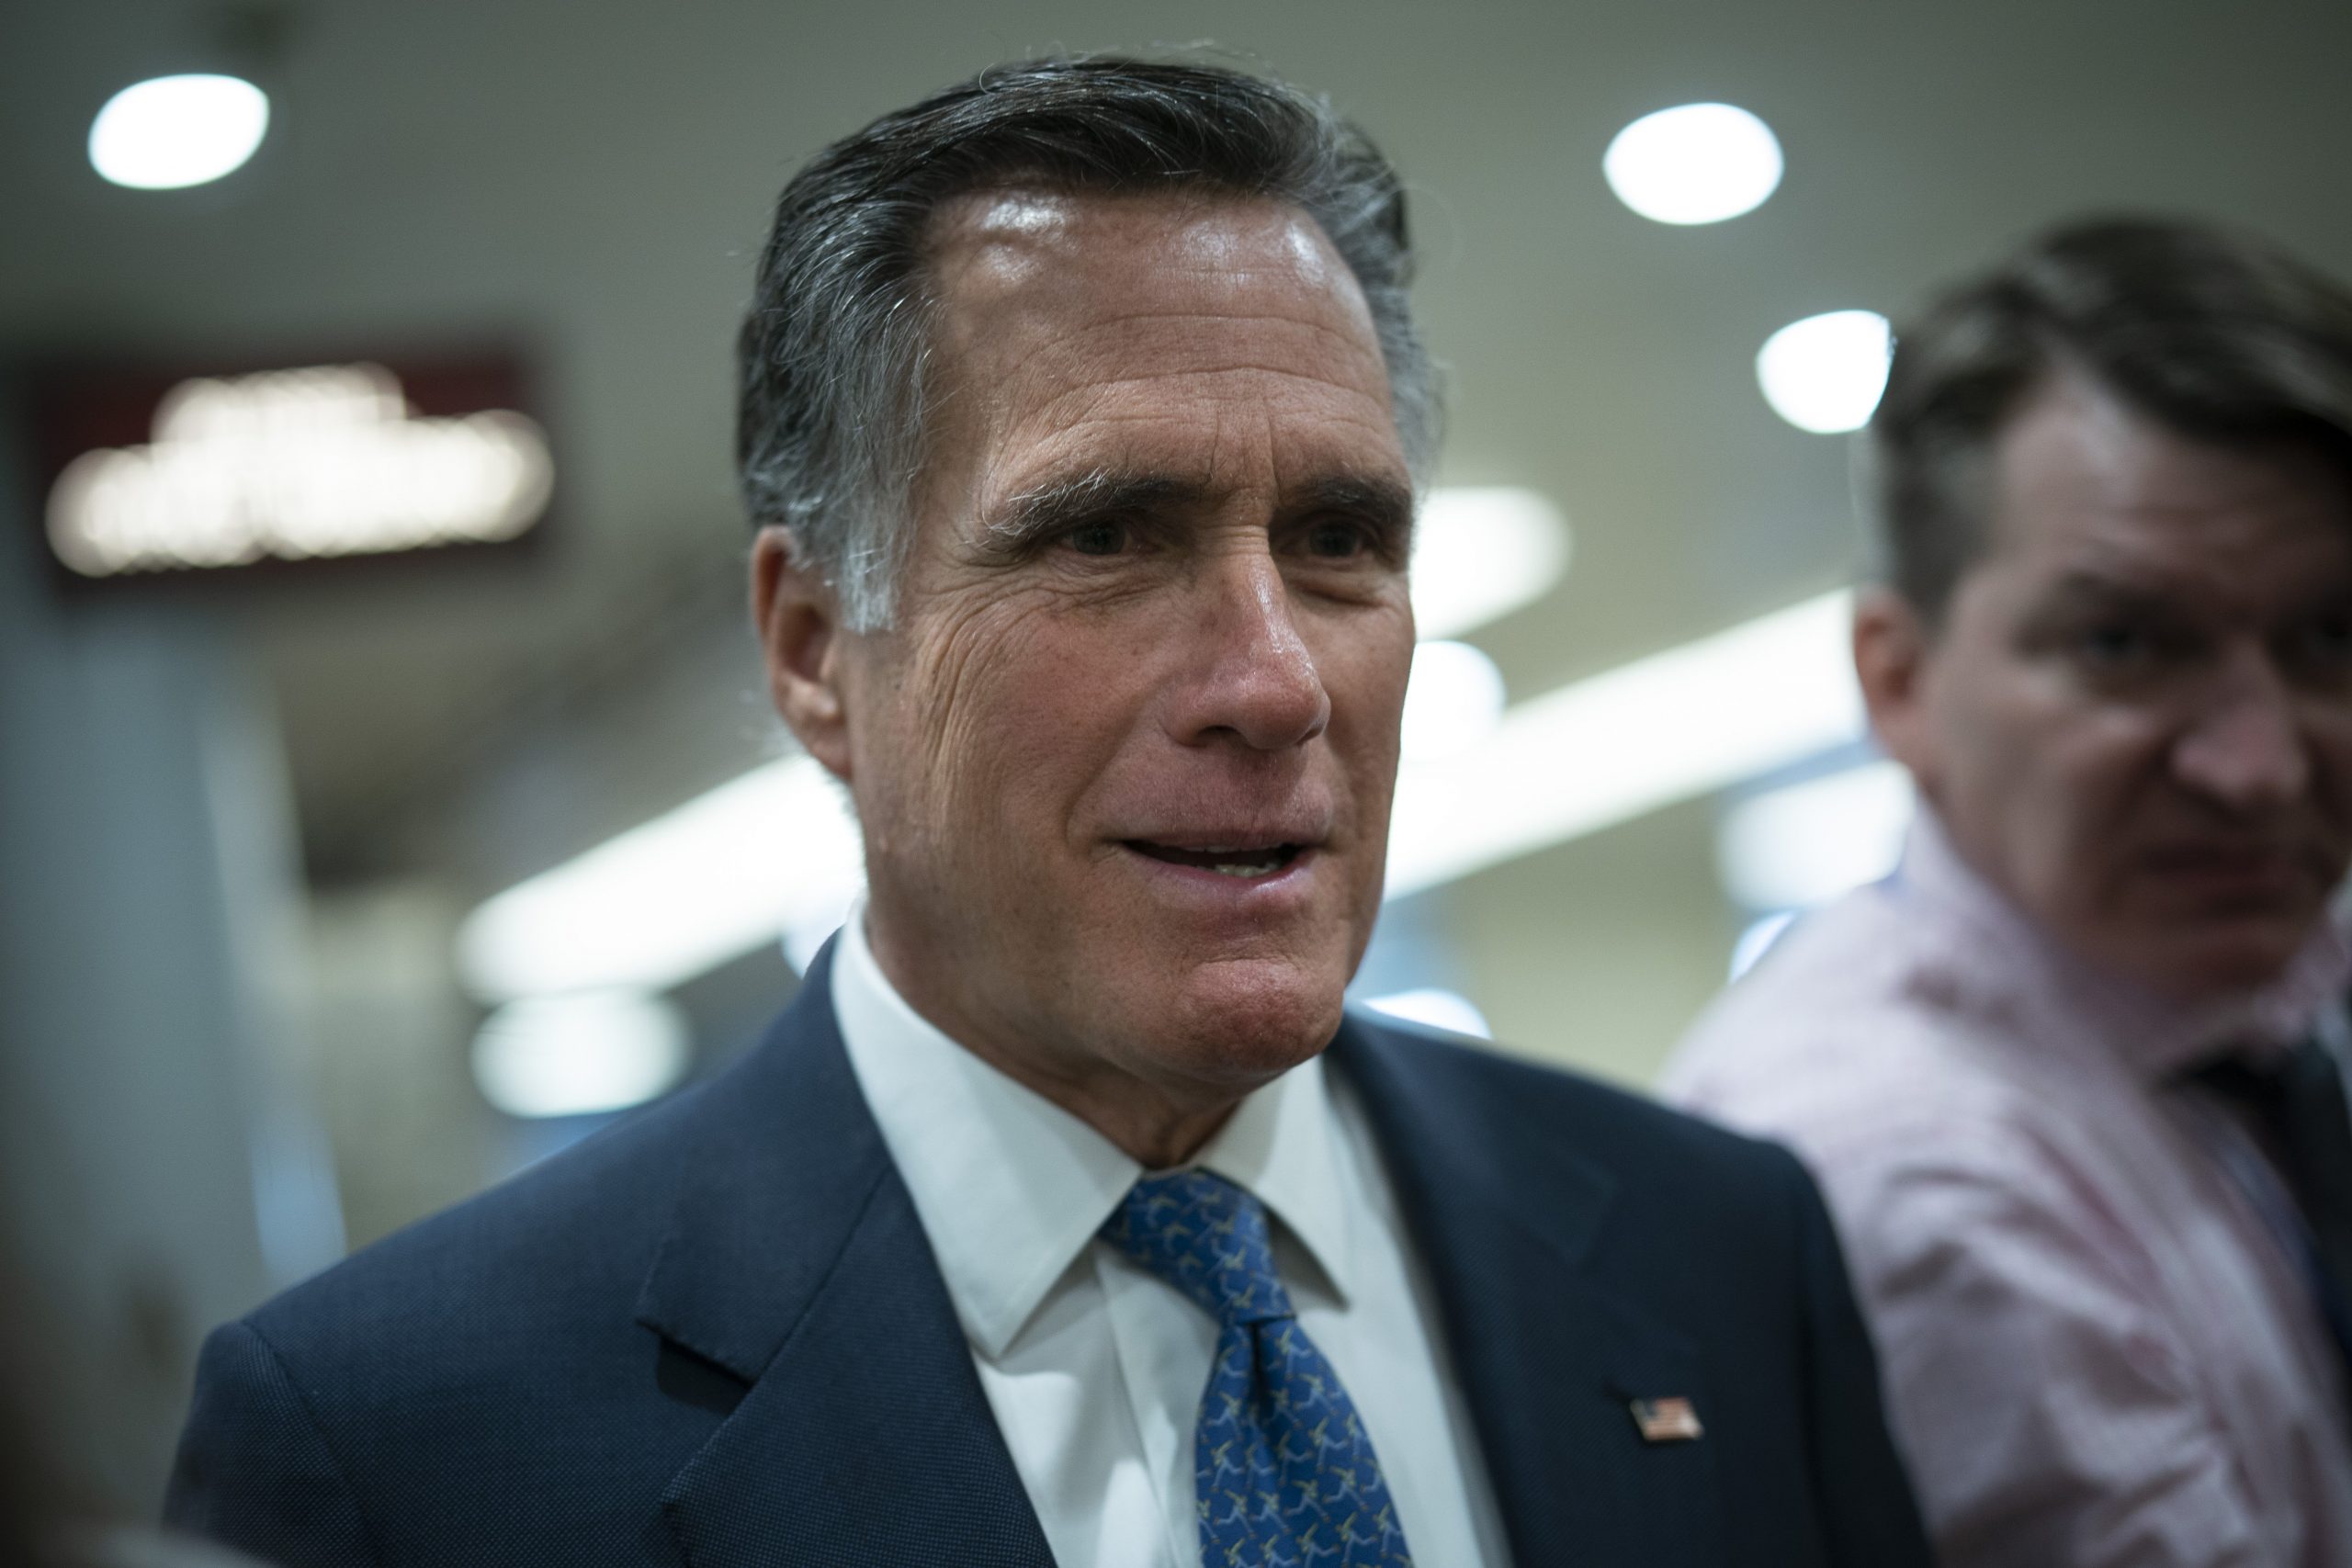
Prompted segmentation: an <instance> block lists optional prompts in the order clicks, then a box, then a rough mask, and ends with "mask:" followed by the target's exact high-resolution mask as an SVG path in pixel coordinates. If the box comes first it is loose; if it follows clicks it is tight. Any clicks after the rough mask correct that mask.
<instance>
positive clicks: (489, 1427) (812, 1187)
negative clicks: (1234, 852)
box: [167, 954, 1927, 1568]
mask: <svg viewBox="0 0 2352 1568" xmlns="http://www.w3.org/2000/svg"><path fill="white" fill-rule="evenodd" d="M829 971H830V954H828V955H826V956H825V957H821V958H820V960H819V961H818V963H817V964H815V965H814V966H812V968H811V969H810V971H809V976H808V979H807V982H806V984H805V985H804V986H803V987H802V989H801V992H800V994H799V996H798V998H797V999H796V1000H795V1001H794V1003H793V1005H792V1006H791V1007H790V1008H789V1009H788V1010H786V1012H785V1014H784V1015H783V1017H782V1018H781V1019H780V1020H778V1021H777V1022H776V1024H775V1027H774V1028H773V1030H772V1031H771V1032H770V1033H769V1035H768V1037H767V1039H766V1040H765V1041H764V1042H763V1043H762V1044H761V1045H760V1046H759V1047H758V1048H757V1049H756V1050H754V1051H753V1052H752V1053H751V1055H749V1056H748V1057H747V1058H746V1059H745V1060H744V1061H743V1062H741V1064H740V1065H738V1066H735V1067H733V1068H731V1069H730V1070H729V1071H728V1072H726V1073H725V1074H723V1075H721V1076H720V1077H718V1078H716V1079H715V1080H713V1081H712V1082H710V1083H708V1084H707V1085H705V1086H703V1087H701V1088H699V1089H693V1090H690V1091H688V1092H686V1093H684V1094H682V1095H679V1096H678V1097H677V1098H675V1099H674V1100H672V1101H670V1102H669V1103H667V1104H665V1105H662V1106H660V1107H658V1108H656V1109H654V1110H652V1111H649V1112H648V1113H646V1114H644V1115H642V1116H640V1117H639V1118H637V1119H635V1120H633V1121H632V1122H628V1123H625V1124H623V1125H621V1126H619V1127H617V1128H616V1129H614V1130H612V1131H610V1132H608V1133H606V1134H603V1135H601V1136H599V1137H596V1138H594V1139H591V1140H589V1141H588V1142H587V1143H585V1144H583V1145H580V1146H579V1147H578V1148H576V1149H574V1150H572V1151H571V1152H569V1153H567V1154H565V1155H562V1156H557V1157H556V1158H554V1159H551V1160H549V1161H548V1162H547V1163H545V1164H544V1165H541V1166H539V1167H537V1168H535V1169H533V1170H531V1171H530V1172H528V1173H526V1175H524V1176H523V1177H522V1178H520V1179H517V1180H515V1181H514V1182H512V1183H510V1184H508V1185H506V1186H504V1187H503V1188H500V1189H498V1190H494V1191H492V1192H490V1193H488V1194H486V1195H484V1196H482V1197H481V1198H478V1199H475V1200H474V1201H471V1202H469V1203H466V1204H464V1205H462V1206H460V1207H458V1208H457V1209H454V1210H452V1211H450V1212H449V1213H446V1214H443V1215H441V1216H439V1217H438V1218H435V1219H433V1220H429V1221H427V1222H425V1223H424V1224H419V1225H417V1226H415V1227H413V1228H412V1229H410V1230H408V1231H406V1232H404V1233H402V1234H401V1235H396V1236H393V1237H391V1238H390V1239H388V1240H386V1241H384V1242H382V1243H380V1244H379V1245H377V1246H375V1247H370V1248H368V1250H366V1251H364V1252H362V1253H360V1254H359V1255H358V1256H356V1257H355V1258H351V1259H350V1260H349V1261H347V1262H345V1263H344V1264H343V1265H341V1266H340V1267H338V1268H335V1269H331V1270H329V1271H328V1272H327V1273H325V1274H324V1275H322V1276H321V1277H320V1278H318V1279H315V1280H311V1281H310V1282H309V1283H308V1284H305V1285H302V1286H300V1287H298V1288H297V1289H295V1290H293V1291H291V1292H288V1293H287V1294H286V1295H284V1296H282V1297H280V1298H278V1299H277V1301H274V1302H272V1303H269V1304H267V1305H266V1306H264V1307H262V1308H261V1309H259V1310H258V1311H256V1312H254V1314H251V1315H250V1316H248V1317H246V1318H245V1319H243V1321H241V1322H238V1323H234V1324H231V1325H227V1326H225V1327H223V1328H221V1329H220V1330H219V1331H217V1332H216V1333H215V1334H214V1335H213V1336H212V1337H211V1339H210V1340H209V1343H208V1344H207V1345H206V1347H205V1352H204V1357H203V1361H202V1366H201V1369H200V1371H199V1372H198V1384H197V1395H196V1404H195V1407H194V1410H193V1412H192V1414H191V1415H190V1416H189V1420H188V1426H187V1433H186V1436H185V1438H184V1439H183V1442H182V1446H181V1450H180V1455H179V1462H178V1467H177V1470H176V1472H175V1476H174V1478H173V1482H172V1489H171V1495H170V1500H169V1504H168V1508H167V1512H168V1514H169V1517H170V1518H171V1519H172V1520H173V1521H174V1522H175V1523H176V1524H178V1525H180V1526H182V1527H183V1528H187V1529H194V1530H197V1531H200V1532H202V1533H205V1534H208V1535H211V1536H213V1537H216V1538H218V1539H220V1540H225V1541H228V1542H231V1543H232V1544H234V1545H237V1546H240V1547H243V1548H244V1549H246V1550H247V1551H253V1552H256V1553H258V1554H260V1555H262V1556H264V1557H267V1558H270V1559H273V1560H276V1561H278V1562H285V1563H288V1564H294V1565H299V1568H333V1565H340V1564H345V1563H354V1564H356V1563H382V1564H392V1563H401V1564H407V1563H418V1564H424V1563H433V1564H460V1563H483V1564H491V1563H495V1564H500V1565H502V1568H511V1565H514V1564H520V1563H541V1562H545V1563H561V1564H566V1565H579V1568H587V1565H590V1564H602V1563H621V1562H663V1563H676V1562H684V1563H692V1564H695V1565H698V1568H721V1565H730V1564H748V1563H771V1562H773V1563H809V1564H820V1563H821V1564H826V1565H828V1568H833V1565H838V1564H843V1563H860V1562H906V1563H914V1562H956V1563H958V1564H970V1565H982V1564H1012V1563H1029V1564H1042V1563H1046V1562H1050V1561H1051V1560H1050V1558H1049V1556H1048V1554H1047V1551H1046V1541H1045V1537H1044V1536H1043V1534H1042V1533H1041V1532H1040V1529H1039V1527H1038V1525H1037V1522H1036V1518H1035V1515H1034V1514H1033V1513H1032V1511H1031V1509H1030V1507H1029V1504H1028V1500H1027V1496H1026V1495H1025V1494H1024V1493H1023V1489H1022V1485H1021V1482H1020V1480H1019V1478H1018V1476H1017V1475H1016V1473H1015V1472H1014V1469H1013V1465H1012V1459H1011V1457H1010V1456H1009V1455H1008V1453H1007V1451H1006V1450H1005V1446H1004V1443H1003V1440H1002V1439H1001V1437H1000V1436H999V1435H998V1432H997V1428H996V1426H995V1423H994V1421H993V1419H992V1418H991V1416H990V1415H989V1406H988V1404H987V1400H986V1396H985V1395H984V1394H983V1393H982V1392H981V1388H980V1384H979V1380H978V1374H977V1372H976V1371H974V1369H973V1365H972V1359H971V1355H970V1352H969V1351H968V1350H967V1348H966V1345H965V1341H964V1338H963V1335H962V1332H961V1330H960V1329H959V1327H958V1325H957V1323H956V1315H955V1312H954V1309H953V1308H952V1306H951V1305H950V1303H949V1300H948V1296H947V1291H946V1287H945V1285H944V1283H943V1282H942V1280H941V1279H940V1276H939V1272H938V1269H937V1268H936V1266H935V1265H934V1264H933V1261H932V1256H931V1252H930V1249H929V1247H928V1245H927V1243H926V1242H925V1240H924V1238H923V1235H922V1229H921V1226H920V1224H919V1223H918V1221H917V1219H916V1216H915V1212H914V1209H913V1206H912V1204H911V1203H910V1201H909V1199H908V1196H907V1191H906V1189H905V1187H904V1185H903V1184H902V1183H901V1182H900V1181H899V1176H898V1173H897V1170H896V1168H894V1167H893V1166H892V1164H891V1162H890V1158H889V1156H888V1153H887V1152H886V1150H885V1148H884V1145H883V1142H882V1138H881V1134H880V1133H879V1131H878V1130H877V1129H876V1125H875V1122H874V1120H873V1117H872V1116H871V1114H870V1113H869V1112H868V1111H867V1110H866V1107H865V1100H863V1098H862V1096H861V1094H860V1092H859V1089H858V1087H857V1083H856V1080H855V1078H854V1077H853V1076H852V1073H851V1069H850V1065H849V1060H848V1057H847V1055H845V1053H844V1051H843V1049H842V1043H841V1037H840V1035H839V1032H837V1029H836V1026H835V1023H834V1015H833V1008H832V999H831V987H830V985H829V983H828V974H829ZM1330 1059H1331V1061H1332V1063H1333V1065H1334V1066H1335V1067H1336V1068H1337V1070H1339V1071H1340V1073H1342V1074H1344V1075H1345V1077H1346V1078H1347V1079H1348V1081H1349V1082H1350V1083H1351V1084H1352V1085H1353V1086H1354V1088H1355V1089H1356V1091H1357V1093H1358V1095H1359V1096H1360V1097H1361V1099H1362V1101H1363V1105H1364V1106H1365V1108H1366V1111H1367V1112H1368V1115H1369V1119H1370V1122H1371V1123H1372V1125H1373V1127H1374V1130H1375V1133H1376V1135H1377V1137H1378V1140H1379V1143H1380V1146H1381V1148H1382V1150H1383V1152H1384V1154H1385V1157H1386V1160H1387V1162H1388V1165H1389V1168H1390V1170H1391V1172H1392V1175H1393V1178H1394V1180H1395V1184H1396V1187H1397V1192H1398V1194H1399V1198H1400V1201H1401V1203H1402V1205H1403V1208H1404V1210H1405V1213H1406V1216H1407V1220H1408V1224H1409V1226H1410V1228H1411V1231H1412V1235H1413V1238H1414V1242H1415V1244H1416V1246H1417V1247H1418V1248H1419V1255H1420V1257H1421V1258H1422V1260H1423V1261H1424V1263H1425V1264H1426V1266H1427V1269H1428V1271H1429V1273H1430V1277H1431V1279H1432V1280H1433V1282H1434V1287H1435V1292H1436V1295H1437V1299H1438V1301H1439V1303H1440V1312H1441V1317H1442V1325H1443V1333H1444V1340H1445V1344H1446V1348H1447V1351H1448V1353H1449V1354H1450V1356H1451V1358H1452V1360H1453V1367H1454V1370H1455V1372H1456V1375H1457V1377H1458V1379H1459V1381H1460V1382H1461V1385H1462V1387H1463V1389H1464V1393H1465V1395H1466V1398H1467V1401H1468V1404H1469V1407H1470V1411H1471V1415H1472V1419H1473V1422H1474V1424H1475V1426H1476V1431H1477V1435H1478V1440H1479V1443H1480V1446H1481V1449H1482V1450H1483V1453H1484V1455H1485V1460H1486V1466H1487V1472H1488V1474H1489V1476H1490V1477H1491V1479H1492V1483H1493V1487H1494V1491H1495V1494H1496V1498H1497V1502H1498V1505H1499V1508H1500V1512H1501V1516H1502V1518H1503V1521H1504V1525H1505V1529H1506V1531H1507V1533H1508V1536H1509V1539H1510V1550H1511V1553H1512V1559H1513V1561H1514V1562H1515V1563H1516V1564H1518V1568H1543V1565H1547V1564H1555V1563H1563V1564H1579V1565H1590V1568H1634V1565H1639V1568H1680V1565H1684V1564H1691V1565H1696V1564H1710V1565H1714V1564H1731V1563H1737V1564H1740V1565H1741V1568H1775V1565H1779V1564H1790V1565H1794V1564H1810V1563H1816V1562H1817V1563H1835V1564H1839V1565H1841V1568H1907V1565H1910V1564H1918V1563H1925V1562H1926V1561H1927V1549H1926V1547H1925V1546H1924V1545H1923V1544H1922V1536H1921V1533H1920V1529H1919V1524H1918V1519H1917V1513H1916V1510H1915V1508H1914V1506H1913V1503H1912V1498H1911V1494H1910V1490H1909V1487H1908V1484H1907V1483H1906V1481H1905V1477H1904V1474H1903V1472H1902V1470H1901V1467H1900V1465H1899V1464H1898V1462H1897V1461H1896V1459H1895V1456H1894V1451H1893V1450H1892V1448H1891V1446H1890V1444H1889V1440H1888V1438H1887V1436H1886V1430H1885V1427H1884V1425H1883V1419H1882V1416H1881V1406H1880V1402H1879V1389H1878V1377H1877V1369H1876V1367H1875V1365H1874V1363H1873V1361H1872V1359H1871V1351H1870V1348H1869V1342H1868V1340H1867V1339H1866V1338H1865V1337H1864V1331H1863V1328H1862V1325H1861V1323H1860V1319H1859V1318H1858V1316H1857V1314H1856V1312H1855V1308H1854V1304H1853V1301H1852V1298H1851V1296H1850V1293H1849V1286H1848V1283H1847V1279H1846V1273H1845V1267H1844V1263H1843V1261H1842V1259H1841V1258H1840V1256H1839V1253H1838V1244H1837V1241H1836V1239H1835V1236H1834V1234H1833V1233H1832V1231H1831V1229H1830V1226H1829V1222H1828V1219H1827V1217H1826V1213H1824V1211H1823V1208H1822V1205H1821V1201H1820V1200H1819V1198H1818V1196H1817V1195H1816V1194H1815V1190H1814V1188H1813V1185H1812V1182H1811V1180H1810V1179H1808V1178H1807V1177H1806V1176H1805V1175H1804V1172H1803V1170H1802V1169H1801V1168H1800V1167H1799V1166H1798V1165H1797V1163H1796V1161H1795V1160H1794V1159H1793V1158H1792V1157H1791V1156H1789V1155H1787V1154H1786V1153H1784V1152H1782V1151H1781V1150H1780V1149H1778V1148H1776V1147H1774V1146H1771V1145H1763V1144H1757V1143H1751V1142H1748V1141H1746V1140H1744V1139H1741V1138H1739V1137H1736V1136H1735V1135H1732V1134H1726V1133H1723V1132H1720V1131H1716V1130H1714V1129H1712V1128H1708V1127H1705V1126H1702V1125H1701V1124H1700V1123H1698V1122H1693V1121H1689V1120H1686V1119H1684V1118H1683V1117H1681V1116H1679V1115H1678V1114H1675V1113H1673V1112H1670V1111H1665V1110H1662V1109H1660V1108H1658V1107H1657V1106H1654V1105H1651V1104H1649V1103H1647V1102H1646V1101H1643V1100H1636V1099H1634V1098H1632V1097H1630V1096H1627V1095H1624V1094H1621V1093H1618V1092H1616V1091H1614V1090H1611V1089H1604V1088H1601V1087H1600V1086H1599V1085H1596V1084H1593V1083H1589V1082H1586V1081H1583V1080H1580V1079H1577V1078H1575V1077H1568V1076H1566V1075H1563V1074H1559V1073H1555V1072H1551V1071H1547V1070H1544V1069H1542V1068H1538V1067H1534V1066H1527V1065H1524V1064H1521V1063H1516V1062H1511V1061H1509V1060H1506V1059H1504V1058H1502V1057H1500V1056H1497V1055H1490V1054H1488V1053H1486V1052H1480V1051H1473V1050H1469V1049H1465V1048H1463V1047H1461V1046H1458V1045H1454V1044H1451V1043H1443V1042H1442V1041H1440V1040H1438V1039H1436V1038H1433V1037H1430V1036H1428V1035H1425V1034H1423V1033H1421V1032H1419V1031H1415V1030H1410V1029H1404V1028H1397V1027H1394V1026H1391V1025H1388V1024H1385V1023H1380V1024H1375V1023H1373V1022H1371V1021H1366V1020H1363V1019H1353V1018H1351V1020H1350V1021H1348V1023H1347V1024H1346V1025H1345V1026H1344V1027H1343V1028H1342V1029H1341V1030H1340V1034H1339V1037H1338V1038H1337V1040H1336V1041H1335V1042H1334V1043H1333V1044H1332V1046H1331V1048H1330ZM1677 1396H1679V1397H1682V1398H1687V1399H1689V1400H1690V1401H1691V1404H1693V1406H1694V1407H1695V1409H1696V1411H1697V1414H1698V1416H1699V1418H1700V1420H1701V1422H1702V1424H1703V1426H1704V1428H1705V1430H1704V1435H1703V1436H1702V1437H1701V1438H1697V1439H1695V1440H1685V1441H1673V1442H1656V1443H1653V1442H1647V1441H1645V1440H1644V1438H1643V1435H1642V1433H1641V1431H1640V1430H1639V1428H1638V1427H1637V1424H1636V1422H1635V1420H1634V1416H1633V1414H1632V1411H1631V1409H1630V1404H1631V1402H1632V1401H1634V1400H1637V1399H1657V1398H1666V1397H1677ZM1430 1568H1444V1565H1443V1564H1431V1565H1430Z"/></svg>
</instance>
